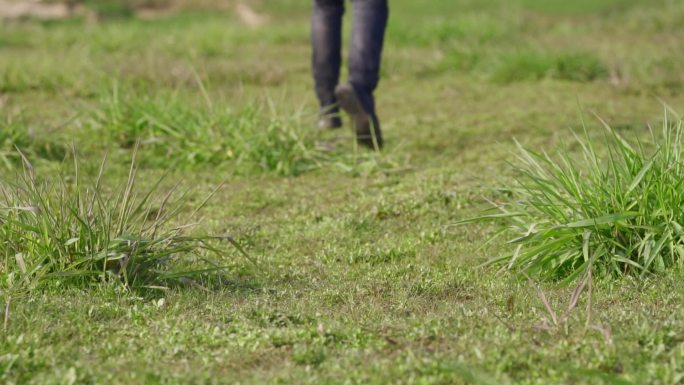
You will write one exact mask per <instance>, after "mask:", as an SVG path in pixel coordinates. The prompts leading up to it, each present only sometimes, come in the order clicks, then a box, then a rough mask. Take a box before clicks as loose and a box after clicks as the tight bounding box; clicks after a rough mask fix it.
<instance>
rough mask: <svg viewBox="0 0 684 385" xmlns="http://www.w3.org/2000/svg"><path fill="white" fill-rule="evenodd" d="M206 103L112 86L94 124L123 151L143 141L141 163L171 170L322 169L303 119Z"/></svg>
mask: <svg viewBox="0 0 684 385" xmlns="http://www.w3.org/2000/svg"><path fill="white" fill-rule="evenodd" d="M204 95H205V98H204V99H205V102H204V103H200V104H199V105H189V104H188V103H187V102H185V101H183V100H180V99H179V96H178V95H173V94H171V95H168V94H163V95H160V94H155V95H147V94H145V93H144V92H131V91H130V90H123V91H122V90H119V89H118V88H114V90H113V92H111V93H110V94H108V95H106V97H104V98H103V99H102V101H101V106H100V108H99V109H98V110H97V111H96V112H95V113H94V114H93V119H92V121H91V123H92V126H93V128H94V129H96V130H98V131H100V132H102V133H103V134H105V135H108V136H109V137H110V138H111V139H112V141H114V142H116V143H118V144H119V146H121V147H122V148H130V147H132V146H133V144H134V143H136V142H138V141H140V142H141V144H142V146H143V147H144V148H145V149H146V152H145V154H146V155H145V157H143V158H141V161H143V162H144V163H147V164H152V165H157V166H161V167H168V164H169V163H171V162H173V163H174V164H176V165H178V166H179V167H199V166H206V165H220V164H222V163H231V164H232V165H234V166H236V167H234V168H233V169H234V170H236V171H238V172H239V173H240V172H241V173H249V172H254V171H270V172H275V173H277V174H280V175H288V176H290V175H298V174H301V173H303V172H306V171H308V170H312V169H315V168H318V167H319V166H320V163H321V160H322V156H323V154H322V153H321V152H320V151H318V150H317V149H316V146H315V140H314V139H315V136H314V135H313V133H312V132H311V131H310V130H304V129H303V127H304V125H303V124H302V122H301V118H300V117H299V116H298V115H296V114H294V115H292V116H281V115H279V114H277V113H276V112H275V111H274V109H273V108H270V109H269V108H268V107H263V106H259V105H251V106H248V107H246V108H244V109H242V110H240V111H233V110H231V109H230V108H225V107H215V106H214V105H213V103H212V101H211V100H210V99H209V97H208V96H207V94H206V93H205V94H204Z"/></svg>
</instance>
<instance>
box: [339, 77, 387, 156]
mask: <svg viewBox="0 0 684 385" xmlns="http://www.w3.org/2000/svg"><path fill="white" fill-rule="evenodd" d="M335 97H337V101H338V103H339V105H340V107H342V109H343V110H344V111H345V112H347V113H348V114H349V116H350V118H351V121H352V126H353V127H354V131H356V142H357V143H358V144H360V145H362V146H364V147H368V148H370V149H373V150H380V149H382V145H383V140H382V131H381V130H380V122H379V121H378V117H377V116H376V115H375V113H369V112H368V111H366V109H365V108H364V107H363V104H361V100H360V98H359V95H358V94H357V93H356V90H354V87H352V85H351V84H341V85H339V86H337V88H336V89H335Z"/></svg>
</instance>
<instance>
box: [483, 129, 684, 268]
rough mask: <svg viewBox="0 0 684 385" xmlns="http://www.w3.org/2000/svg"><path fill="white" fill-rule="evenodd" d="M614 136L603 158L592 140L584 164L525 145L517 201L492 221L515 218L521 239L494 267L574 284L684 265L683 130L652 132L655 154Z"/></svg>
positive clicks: (585, 143) (584, 145)
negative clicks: (585, 277)
mask: <svg viewBox="0 0 684 385" xmlns="http://www.w3.org/2000/svg"><path fill="white" fill-rule="evenodd" d="M605 127H606V135H605V151H603V149H602V151H597V150H595V148H594V145H593V143H592V140H591V139H590V138H589V137H588V135H586V130H585V135H584V137H583V138H581V137H577V141H578V143H579V147H580V148H581V155H580V156H579V157H576V156H573V153H572V152H570V151H568V150H560V151H559V152H558V154H556V156H550V155H549V154H547V153H546V152H535V151H532V150H529V149H525V148H523V147H522V146H520V145H519V150H520V153H519V157H518V158H519V161H520V162H519V167H518V168H517V171H518V172H519V174H520V178H519V179H518V181H517V186H516V187H515V188H514V190H513V193H514V198H513V199H512V200H511V201H510V202H509V203H508V204H505V205H501V206H500V209H501V210H502V213H501V214H494V215H491V216H487V217H485V218H488V219H492V218H502V217H503V218H506V219H507V220H508V225H507V227H506V229H505V230H506V231H507V232H510V233H512V234H513V238H512V239H511V240H510V241H509V242H508V243H509V244H510V245H511V246H513V247H514V251H513V252H512V253H510V254H506V255H503V256H502V257H499V258H497V259H495V260H494V262H497V263H501V264H504V265H505V266H506V267H508V268H511V269H514V270H516V271H520V272H524V273H529V274H535V275H537V276H541V277H543V278H547V279H565V280H568V281H571V280H573V279H574V278H576V277H578V276H579V275H580V274H582V273H584V272H587V271H590V270H591V271H592V272H593V273H595V274H597V275H604V276H605V275H625V274H638V275H644V274H648V273H656V272H662V271H663V270H665V269H668V268H671V267H673V266H679V265H681V264H682V261H684V227H683V226H684V188H683V187H684V186H683V183H684V163H683V162H682V161H683V160H684V149H683V147H682V135H683V134H684V126H683V123H682V121H681V120H679V121H677V122H671V121H669V120H668V119H667V118H666V120H665V123H664V124H663V128H662V131H661V134H660V135H659V136H656V135H655V134H653V132H652V135H651V137H652V139H653V142H654V143H653V146H650V145H649V146H646V145H644V144H643V143H641V142H637V143H636V144H630V143H629V142H628V141H627V140H625V139H624V138H623V137H622V136H620V134H619V133H617V132H616V131H615V130H613V129H611V128H610V127H609V126H608V125H605ZM647 148H651V150H650V151H649V150H648V149H647ZM602 153H605V154H606V155H605V156H603V157H602V156H600V155H599V154H602ZM500 234H502V233H500Z"/></svg>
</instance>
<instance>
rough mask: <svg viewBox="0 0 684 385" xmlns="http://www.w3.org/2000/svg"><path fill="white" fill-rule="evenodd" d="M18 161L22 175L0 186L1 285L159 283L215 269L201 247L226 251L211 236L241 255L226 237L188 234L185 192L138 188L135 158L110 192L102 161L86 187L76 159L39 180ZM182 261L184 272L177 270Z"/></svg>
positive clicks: (146, 285) (160, 284) (150, 285)
mask: <svg viewBox="0 0 684 385" xmlns="http://www.w3.org/2000/svg"><path fill="white" fill-rule="evenodd" d="M134 159H135V157H134ZM24 161H25V165H24V172H23V173H22V174H21V175H19V176H18V177H17V180H16V181H15V182H3V183H2V184H0V278H1V279H2V281H1V284H2V286H4V287H20V288H28V289H33V288H37V287H41V286H44V285H46V284H49V283H50V282H53V283H56V284H58V285H62V286H63V287H64V286H79V285H87V284H91V283H96V282H103V281H107V282H112V281H114V282H121V283H122V284H124V285H125V286H126V287H128V288H140V287H161V286H164V285H168V284H169V283H172V282H174V281H179V282H180V281H184V280H187V279H188V278H191V277H193V276H196V275H198V274H201V273H206V272H209V271H215V270H218V269H219V267H218V266H216V265H215V264H214V263H213V262H211V261H209V260H208V259H207V258H206V254H207V252H213V253H217V254H221V255H222V254H223V253H224V252H223V251H222V250H220V249H218V248H216V247H215V246H212V245H211V243H213V242H212V241H213V240H218V239H222V240H227V241H229V242H230V243H232V244H233V245H234V246H235V247H236V248H238V250H239V251H240V252H241V253H242V254H243V255H246V254H244V251H243V250H242V249H241V248H240V246H239V245H238V244H237V243H235V241H233V240H232V238H230V237H221V238H215V237H195V236H188V235H186V231H187V229H188V228H189V227H191V226H190V225H187V224H179V223H180V222H179V221H178V216H179V213H181V212H182V210H183V209H184V208H183V205H182V203H183V202H184V198H186V194H181V195H179V197H178V198H174V195H178V194H175V193H176V190H177V188H174V189H171V190H170V191H169V192H167V193H165V194H161V192H160V191H159V185H160V182H161V180H160V181H158V182H157V183H156V184H154V185H153V187H152V188H151V189H149V190H148V191H142V192H141V191H138V189H137V188H136V165H135V161H133V162H132V163H131V167H130V172H129V175H128V179H127V181H126V183H125V184H124V185H123V186H121V187H120V188H119V189H117V190H115V191H114V192H110V191H109V190H108V189H106V188H105V187H104V184H103V183H104V171H105V167H104V166H105V162H104V161H103V163H102V166H101V168H100V172H99V175H98V177H97V179H96V180H95V181H94V182H93V183H91V184H87V185H86V184H83V182H82V181H81V177H80V175H79V172H78V162H77V161H76V162H75V164H76V175H75V176H73V177H70V176H63V177H60V176H53V177H50V178H46V179H40V178H38V177H37V176H36V175H35V173H34V170H33V167H32V166H31V164H30V163H28V161H27V160H26V158H24ZM204 203H206V201H205V202H204ZM204 203H203V204H202V205H204ZM202 205H201V206H202ZM198 209H199V208H198ZM196 212H197V211H195V213H196ZM193 214H194V213H193ZM189 219H192V218H189ZM199 265H201V266H202V267H201V268H197V266H199ZM181 266H182V267H183V269H185V270H184V271H180V270H178V269H179V268H180V267H181Z"/></svg>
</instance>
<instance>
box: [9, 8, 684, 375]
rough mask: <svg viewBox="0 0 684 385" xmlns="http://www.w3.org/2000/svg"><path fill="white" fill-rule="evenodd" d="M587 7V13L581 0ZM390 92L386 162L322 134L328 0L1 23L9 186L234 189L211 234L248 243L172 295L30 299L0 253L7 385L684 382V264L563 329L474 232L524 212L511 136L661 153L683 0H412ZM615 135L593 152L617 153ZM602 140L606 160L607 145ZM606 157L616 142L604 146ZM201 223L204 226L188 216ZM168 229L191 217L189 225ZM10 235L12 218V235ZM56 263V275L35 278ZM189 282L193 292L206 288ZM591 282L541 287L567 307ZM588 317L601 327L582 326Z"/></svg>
mask: <svg viewBox="0 0 684 385" xmlns="http://www.w3.org/2000/svg"><path fill="white" fill-rule="evenodd" d="M570 3H572V4H570ZM391 7H392V11H391V12H392V16H391V25H390V27H389V30H388V34H387V44H386V51H385V62H384V63H383V64H384V66H383V79H382V83H381V85H380V88H379V90H378V93H377V98H378V106H379V113H380V116H381V118H382V119H383V128H384V130H385V137H386V150H385V151H384V152H383V153H382V154H379V155H376V154H372V153H370V152H366V151H364V150H362V149H358V148H356V147H355V146H354V141H353V137H352V135H351V133H350V132H349V131H348V130H346V129H345V130H340V131H335V132H318V131H316V129H315V128H314V122H315V117H316V113H317V110H316V102H315V99H314V96H313V92H312V81H311V76H310V73H309V55H310V53H309V46H308V12H309V5H308V2H300V1H294V0H278V1H275V0H274V1H262V2H258V3H257V4H255V9H256V10H257V11H258V12H261V13H264V14H266V15H267V16H268V21H267V23H266V24H265V25H264V26H262V27H258V28H247V27H246V26H244V25H243V24H242V23H241V22H240V20H239V19H238V18H237V17H236V16H235V15H233V14H232V13H230V12H210V11H193V12H187V13H183V14H178V15H174V16H169V17H166V18H161V19H155V20H137V19H134V18H111V19H106V20H104V21H101V22H99V23H93V22H89V21H85V20H78V19H76V20H63V21H51V22H38V21H12V22H6V21H2V23H1V24H0V170H1V171H0V172H1V174H0V175H2V183H3V185H5V186H10V184H12V183H14V181H15V178H16V174H17V173H21V172H22V164H21V156H20V155H19V154H18V153H17V151H16V150H15V146H17V147H19V148H20V149H21V150H22V152H23V153H24V154H25V155H26V157H28V158H29V159H30V160H31V162H32V163H33V165H34V167H35V172H36V174H37V175H39V178H47V179H50V178H55V177H56V176H57V175H62V177H61V178H62V179H63V180H65V181H66V183H69V181H72V180H73V177H74V173H75V171H74V163H73V161H71V160H69V159H70V158H71V156H70V154H71V153H73V152H74V149H75V150H76V152H77V153H78V158H79V159H80V165H81V166H80V168H79V173H80V174H81V177H82V178H84V179H86V180H88V179H91V180H95V179H96V178H97V174H98V170H99V167H100V163H101V161H102V159H103V157H104V156H105V154H108V155H107V156H108V167H107V169H106V178H104V182H103V183H104V189H105V190H106V191H114V190H117V189H120V188H122V186H123V185H125V184H126V175H127V173H128V164H129V162H130V159H131V156H132V152H133V148H134V147H135V143H136V141H139V142H140V149H139V153H138V165H139V170H138V185H139V186H140V187H141V189H143V190H144V189H146V188H150V187H151V186H153V185H154V183H156V182H157V180H158V178H159V177H160V175H162V174H164V173H168V174H169V175H168V176H167V177H166V179H164V180H163V181H162V182H161V185H160V187H159V188H160V190H161V193H162V194H163V193H165V192H166V191H169V190H171V189H172V188H173V186H174V185H176V183H178V182H180V184H181V187H180V189H182V190H185V189H187V190H189V193H188V195H187V196H186V197H185V198H184V201H183V202H186V203H187V205H188V207H187V209H183V208H181V211H180V212H179V214H178V217H177V218H178V219H177V220H178V221H181V223H183V224H184V223H189V222H192V221H194V220H195V219H189V218H190V216H191V211H192V207H191V206H193V205H195V206H196V205H197V204H199V203H200V202H201V201H202V199H203V198H204V197H205V196H207V195H208V194H210V193H211V192H212V191H213V190H215V189H216V188H217V187H218V186H220V185H221V183H225V184H224V185H223V187H221V188H219V189H218V190H217V192H216V194H215V195H214V196H213V197H212V199H211V200H210V201H209V202H208V204H207V205H206V206H205V207H204V209H203V210H201V212H200V216H201V217H202V218H201V219H202V220H201V224H200V225H198V226H196V227H194V228H193V229H190V230H189V232H190V233H191V234H199V235H203V234H217V235H224V234H229V235H231V236H232V237H234V238H235V239H236V240H237V241H238V242H239V243H240V244H241V245H242V246H243V247H244V248H245V249H246V250H247V252H248V253H249V254H250V255H251V256H252V257H253V258H254V259H256V260H257V263H256V264H252V263H250V262H249V261H247V260H246V259H244V258H243V257H242V256H241V255H240V254H239V253H238V252H236V251H231V250H230V249H228V250H227V251H226V253H225V255H222V256H220V257H216V256H214V257H212V258H214V260H212V261H213V263H217V264H220V265H221V266H225V269H224V270H223V271H222V272H221V273H220V274H219V275H217V274H206V275H203V276H201V277H200V278H197V279H196V280H195V281H184V282H186V283H185V284H180V285H170V286H169V287H168V288H167V289H165V290H161V289H136V290H126V289H124V288H123V287H122V286H121V285H120V284H118V283H116V282H109V283H97V284H79V285H69V284H67V282H68V281H61V280H53V281H48V282H46V283H44V284H42V285H40V286H38V287H36V288H34V289H32V290H26V289H21V290H20V289H17V284H16V282H17V281H18V280H20V279H21V274H20V272H19V270H18V268H17V267H16V263H15V262H14V255H9V254H8V253H7V249H8V247H7V245H6V244H3V245H0V251H2V254H1V255H2V258H4V260H3V261H0V267H1V268H2V270H0V280H1V281H0V289H1V290H2V291H1V293H2V307H3V308H4V309H8V310H9V312H8V313H7V312H6V313H5V317H4V320H5V321H4V323H0V326H2V327H3V330H2V337H0V381H2V382H3V383H7V384H229V383H231V384H232V383H240V384H252V383H273V384H386V383H397V384H421V385H422V384H635V385H636V384H680V383H682V382H683V381H684V308H683V307H682V301H683V300H684V283H683V282H684V280H683V278H684V271H681V270H679V269H674V270H673V271H671V272H670V273H667V274H665V275H658V276H646V277H644V278H632V277H629V276H628V277H626V278H620V279H609V278H601V277H597V279H596V280H595V282H594V283H593V292H592V299H591V302H592V303H591V306H590V307H587V302H588V297H587V295H586V294H585V295H583V296H582V297H581V298H580V302H579V305H578V308H577V309H576V310H575V311H573V312H572V313H571V314H570V317H569V319H568V320H567V322H565V323H563V324H562V325H560V327H558V328H556V329H553V330H545V328H543V327H541V326H542V325H544V324H547V323H548V322H549V320H550V314H549V312H548V310H547V309H546V308H545V306H544V304H543V303H542V300H541V298H540V295H539V294H538V292H537V290H536V289H535V286H534V285H533V284H532V283H530V282H528V281H527V280H524V279H522V280H521V279H520V278H519V277H517V276H515V275H513V274H511V273H506V272H503V273H502V272H499V271H498V269H497V268H496V267H480V266H479V265H481V264H482V262H484V261H486V260H487V259H489V258H490V257H495V256H499V255H502V254H504V253H509V252H511V248H510V246H509V245H506V244H503V242H494V243H492V244H489V245H487V246H485V247H484V248H482V247H481V246H482V245H483V244H484V242H485V241H486V240H487V239H488V237H489V236H491V235H492V234H494V233H495V232H496V230H497V229H498V227H497V224H496V223H495V224H470V225H467V226H455V224H456V223H457V222H459V221H462V220H464V219H467V218H471V217H473V216H477V215H478V214H479V213H480V212H481V211H482V210H483V209H487V208H489V207H491V204H490V202H492V201H493V202H498V201H500V200H504V199H506V198H507V196H508V194H509V193H508V189H509V187H510V186H511V184H512V183H513V180H514V178H515V177H516V174H515V172H514V169H513V168H512V167H511V166H510V164H509V162H512V161H514V159H515V156H514V154H515V151H516V146H515V141H514V139H517V140H518V141H519V142H521V143H522V144H523V145H525V146H526V147H529V148H533V149H536V150H542V149H545V150H548V151H550V152H552V151H553V150H554V149H556V148H557V147H558V146H559V145H560V144H561V143H562V142H567V143H568V144H569V146H570V147H571V148H572V143H573V131H572V129H573V128H574V129H576V130H581V129H582V124H583V123H582V122H583V121H584V122H585V123H586V127H587V129H588V132H589V136H590V137H594V138H601V137H602V135H603V131H602V130H601V128H600V124H599V121H598V120H597V119H596V118H595V117H594V114H596V115H598V116H600V117H601V118H603V119H604V120H605V121H607V122H608V123H609V124H610V125H611V126H613V127H614V128H615V129H616V130H617V131H618V132H619V133H621V134H622V135H624V136H626V137H628V138H647V137H648V132H649V129H648V126H649V125H652V126H653V127H658V126H659V125H660V124H661V123H662V120H663V116H664V115H663V110H664V103H667V104H668V105H669V106H670V107H672V109H673V110H675V111H677V110H678V109H679V111H684V109H682V107H684V67H682V62H684V52H683V51H682V50H681V47H682V42H683V41H684V3H682V2H680V1H674V0H631V1H628V0H622V1H620V0H593V1H575V2H568V1H562V0H553V1H552V0H548V1H541V0H517V1H509V0H488V1H474V0H436V1H430V2H428V1H412V0H391ZM597 143H598V142H597ZM597 146H600V144H597ZM598 151H599V152H600V151H601V149H600V148H599V149H598ZM186 218H188V219H187V220H186ZM169 225H171V224H169ZM0 226H1V224H0ZM38 264H40V261H38ZM188 282H189V283H188ZM573 289H574V287H568V286H559V285H557V284H554V283H553V282H545V283H542V284H541V289H540V290H541V291H542V292H543V293H545V295H546V297H548V302H549V304H550V306H551V307H552V308H553V309H555V311H556V312H558V313H559V314H562V313H563V310H564V309H565V308H566V307H567V306H568V302H569V301H570V298H571V296H572V293H573ZM587 309H590V310H587Z"/></svg>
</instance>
